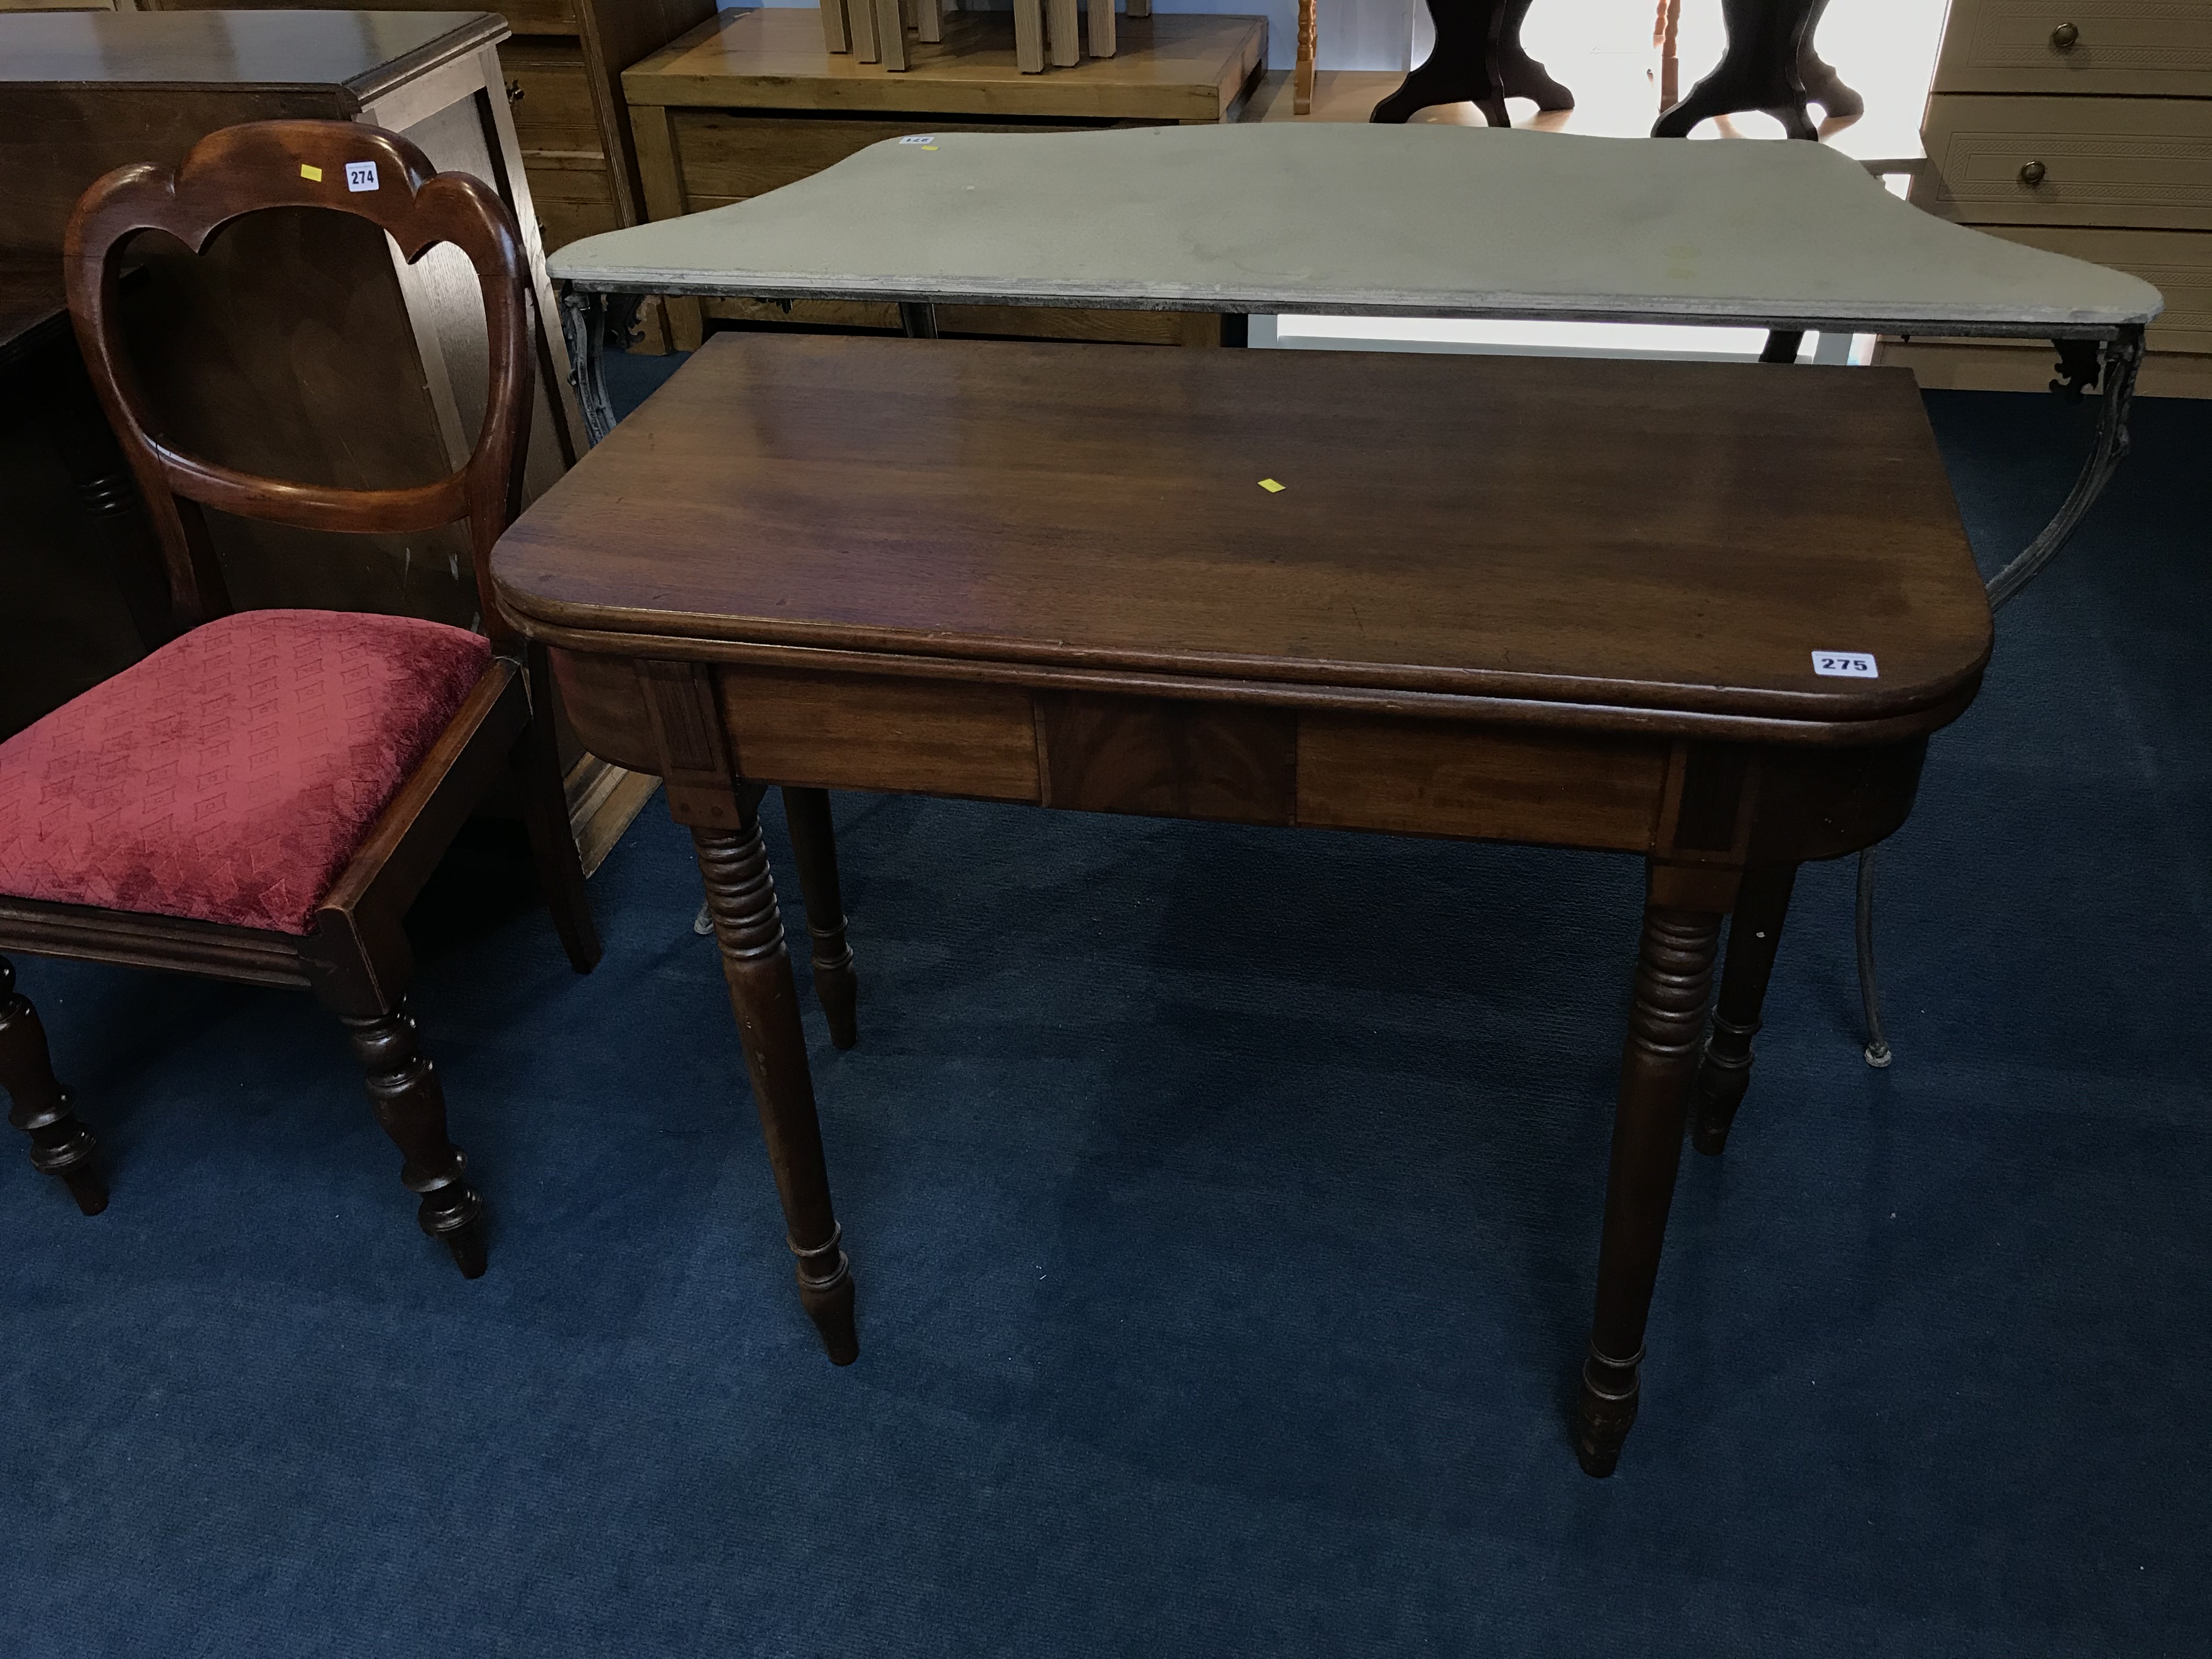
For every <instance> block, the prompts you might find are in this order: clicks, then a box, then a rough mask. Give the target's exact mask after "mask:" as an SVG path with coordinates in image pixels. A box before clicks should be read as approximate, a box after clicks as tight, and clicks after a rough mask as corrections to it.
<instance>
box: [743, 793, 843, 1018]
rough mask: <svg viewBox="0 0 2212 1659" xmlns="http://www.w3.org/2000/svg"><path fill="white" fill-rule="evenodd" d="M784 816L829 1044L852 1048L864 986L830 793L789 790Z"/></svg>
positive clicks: (816, 990) (785, 798) (784, 805)
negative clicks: (840, 877)
mask: <svg viewBox="0 0 2212 1659" xmlns="http://www.w3.org/2000/svg"><path fill="white" fill-rule="evenodd" d="M783 816H784V822H785V823H786V824H787V827H788V828H789V829H790V830H791V861H792V862H793V864H795V865H797V866H799V896H800V897H801V898H803V899H804V900H805V902H806V931H807V933H809V934H810V935H811V937H812V938H813V940H814V994H815V996H816V997H817V999H818V1000H820V1001H821V1004H822V1012H823V1014H825V1015H827V1016H828V1017H829V1041H830V1042H833V1043H835V1044H836V1046H837V1047H838V1048H851V1047H852V1046H853V1045H854V1043H856V1042H859V1041H860V1026H859V1024H858V1022H857V1021H856V1020H855V1018H854V1005H855V1004H856V1003H857V1002H858V1001H859V1000H860V981H859V979H858V977H857V976H856V975H854V972H853V947H852V946H851V945H848V944H846V942H845V897H844V894H843V891H842V890H841V889H840V887H839V885H838V882H837V836H836V829H834V828H833V827H832V825H831V823H830V822H829V791H828V790H826V789H799V788H787V789H785V790H784V792H783ZM708 926H709V927H712V926H713V923H712V922H711V921H710V922H709V923H708Z"/></svg>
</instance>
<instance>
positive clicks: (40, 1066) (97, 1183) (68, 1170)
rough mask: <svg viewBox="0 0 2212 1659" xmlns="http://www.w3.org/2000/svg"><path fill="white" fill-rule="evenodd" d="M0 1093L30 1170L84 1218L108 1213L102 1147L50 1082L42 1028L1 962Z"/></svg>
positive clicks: (10, 967) (52, 1080)
mask: <svg viewBox="0 0 2212 1659" xmlns="http://www.w3.org/2000/svg"><path fill="white" fill-rule="evenodd" d="M0 1089H4V1090H5V1091H7V1094H8V1100H9V1109H8V1121H9V1122H10V1123H12V1124H14V1125H15V1127H17V1128H19V1129H21V1131H23V1133H26V1134H27V1135H28V1136H30V1137H31V1167H32V1168H33V1169H34V1170H38V1171H39V1172H40V1174H41V1175H50V1176H59V1177H60V1179H61V1182H62V1184H63V1185H64V1186H65V1187H67V1188H69V1190H70V1197H71V1198H73V1199H75V1200H76V1206H77V1208H78V1209H80V1210H82V1211H83V1212H85V1213H86V1214H87V1215H98V1214H99V1213H100V1212H101V1211H102V1210H104V1209H106V1207H107V1186H106V1182H103V1181H102V1180H101V1179H100V1165H99V1163H98V1161H97V1158H96V1157H95V1154H97V1153H98V1152H99V1151H100V1142H99V1140H98V1139H96V1138H95V1137H94V1134H93V1133H92V1131H91V1130H89V1129H88V1128H86V1127H84V1125H83V1124H82V1123H80V1122H78V1121H77V1119H76V1109H75V1104H74V1103H73V1102H72V1100H71V1098H70V1091H68V1090H67V1089H65V1088H64V1087H63V1086H62V1085H61V1084H60V1083H59V1082H58V1080H56V1079H55V1077H54V1062H53V1056H52V1054H50V1053H49V1052H48V1051H47V1048H46V1027H45V1025H43V1024H40V1019H39V1011H38V1010H37V1009H35V1008H33V1006H31V1002H30V999H29V998H27V997H26V996H24V995H23V994H21V992H19V991H18V990H16V988H15V964H14V963H11V962H9V960H8V958H7V957H0Z"/></svg>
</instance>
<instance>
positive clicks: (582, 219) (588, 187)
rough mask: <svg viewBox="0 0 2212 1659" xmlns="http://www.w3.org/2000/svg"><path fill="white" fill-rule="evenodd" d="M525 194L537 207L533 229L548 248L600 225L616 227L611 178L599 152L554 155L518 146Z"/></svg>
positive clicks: (592, 233) (579, 237)
mask: <svg viewBox="0 0 2212 1659" xmlns="http://www.w3.org/2000/svg"><path fill="white" fill-rule="evenodd" d="M522 160H523V168H524V171H525V172H526V173H528V174H529V176H530V195H531V199H532V201H533V202H534V203H536V204H537V207H538V234H539V235H541V236H543V237H544V239H545V251H546V252H548V253H550V252H553V250H554V249H555V248H559V247H566V246H568V244H569V243H571V242H574V241H580V240H582V239H583V238H584V237H586V236H596V235H598V234H599V233H600V232H601V231H603V230H619V229H620V228H622V225H621V221H620V220H619V219H618V218H617V216H616V214H615V194H614V181H613V180H612V179H611V178H609V177H608V174H607V161H606V158H605V156H603V155H548V154H545V153H544V152H535V153H533V152H532V151H528V150H526V151H524V152H523V157H522Z"/></svg>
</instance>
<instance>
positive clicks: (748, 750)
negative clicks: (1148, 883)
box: [553, 650, 1927, 869]
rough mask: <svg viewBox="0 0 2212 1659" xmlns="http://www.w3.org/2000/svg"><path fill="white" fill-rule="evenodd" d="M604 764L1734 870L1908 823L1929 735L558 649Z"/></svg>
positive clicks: (699, 810) (678, 800)
mask: <svg viewBox="0 0 2212 1659" xmlns="http://www.w3.org/2000/svg"><path fill="white" fill-rule="evenodd" d="M553 664H554V673H555V678H556V680H557V681H558V682H559V684H560V687H561V691H562V703H563V705H564V707H565V708H566V709H567V711H568V716H569V718H570V720H572V721H573V722H574V725H575V726H576V729H577V732H578V735H579V736H580V738H582V739H583V741H584V742H585V744H586V745H587V746H588V747H589V748H590V749H591V750H592V752H593V753H595V754H598V755H600V756H602V757H605V758H607V759H609V760H611V761H613V762H615V763H617V764H619V765H623V766H627V767H629V768H632V769H636V770H639V771H644V772H648V773H652V774H654V775H658V776H660V777H662V778H664V779H665V780H666V781H667V782H668V784H669V798H670V804H671V808H672V809H673V810H674V811H675V812H676V815H677V817H678V818H679V819H682V820H684V822H687V823H688V822H694V821H704V822H708V823H712V822H714V821H715V820H717V819H718V818H719V817H720V816H721V815H722V814H721V808H720V802H721V801H722V800H723V799H725V798H726V797H729V796H732V795H733V794H734V792H735V791H736V790H737V789H738V787H741V786H742V785H745V784H799V785H806V786H812V787H824V788H832V789H856V790H867V791H874V792H882V793H908V794H927V795H945V796H957V797H966V798H970V799H984V800H999V801H1012V802H1020V803H1024V804H1029V805H1042V806H1054V807H1061V808H1066V809H1069V810H1073V811H1094V812H1127V813H1138V814H1142V815H1146V816H1150V817H1176V818H1194V819H1204V820H1212V821H1217V822H1223V823H1253V824H1276V825H1282V826H1286V827H1287V826H1291V825H1303V826H1307V827H1311V828H1325V829H1364V830H1372V831H1378V832H1382V833H1385V834H1394V835H1413V836H1441V837H1446V838H1450V839H1455V840H1469V841H1498V842H1522V843H1527V844H1533V845H1540V846H1552V847H1569V848H1588V849H1592V850H1602V851H1610V852H1621V853H1634V854H1643V855H1645V856H1647V857H1650V858H1654V859H1656V860H1662V861H1664V862H1669V863H1678V864H1683V865H1688V866H1713V867H1715V868H1717V869H1721V868H1726V869H1735V868H1741V866H1743V865H1745V864H1746V863H1748V862H1753V861H1759V860H1784V861H1789V862H1796V861H1798V860H1805V859H1820V858H1832V857H1837V856H1839V855H1841V854H1846V853H1851V852H1856V851H1857V850H1858V849H1859V848H1863V847H1867V846H1870V845H1872V844H1874V843H1875V842H1878V841H1880V840H1881V839H1882V838H1883V837H1885V836H1887V835H1889V834H1890V833H1891V832H1892V831H1893V830H1894V829H1896V828H1897V827H1898V825H1899V824H1900V823H1903V822H1904V821H1905V816H1906V814H1907V813H1908V812H1909V811H1911V805H1912V799H1913V794H1914V792H1915V790H1916V788H1917V785H1918V781H1919V775H1920V765H1921V760H1922V757H1923V754H1924V753H1925V750H1926V747H1927V740H1926V738H1925V737H1924V736H1917V737H1913V738H1905V739H1903V740H1899V741H1894V742H1891V743H1887V744H1880V745H1876V746H1872V747H1865V748H1842V747H1813V746H1807V745H1802V744H1761V743H1758V742H1753V741H1729V740H1712V739H1706V738H1690V737H1684V736H1679V735H1669V734H1666V733H1655V732H1634V731H1629V732H1607V731H1597V730H1571V729H1570V730H1559V729H1548V728H1543V727H1532V726H1525V725H1516V724H1511V723H1506V722H1501V721H1486V720H1443V719H1437V718H1433V717H1424V718H1416V717H1411V716H1407V715H1403V714H1390V713H1387V712H1383V713H1370V712H1365V711H1361V710H1342V709H1330V708H1311V707H1302V706H1297V705H1289V704H1284V705H1270V704H1266V703H1252V702H1219V701H1212V700H1201V699H1196V698H1188V697H1176V696H1155V695H1150V694H1147V693H1144V692H1141V691H1138V692H1115V691H1099V690H1060V689H1051V688H1041V687H1034V686H1024V685H1018V684H1002V683H994V682H975V681H958V680H943V679H927V678H914V679H900V678H890V677H863V676H838V675H829V674H818V673H809V672H804V671H787V670H778V669H774V668H766V667H754V666H750V665H729V664H721V665H706V664H694V663H683V662H670V661H665V660H638V659H623V658H618V657H602V656H597V655H586V654H583V653H574V652H568V651H561V650H556V651H555V652H554V653H553Z"/></svg>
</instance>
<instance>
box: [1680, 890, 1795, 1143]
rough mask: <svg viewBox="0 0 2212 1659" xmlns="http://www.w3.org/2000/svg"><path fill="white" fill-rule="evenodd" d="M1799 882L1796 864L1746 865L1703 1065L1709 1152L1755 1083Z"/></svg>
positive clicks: (1699, 1124)
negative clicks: (1763, 1023)
mask: <svg viewBox="0 0 2212 1659" xmlns="http://www.w3.org/2000/svg"><path fill="white" fill-rule="evenodd" d="M1796 882H1797V866H1796V865H1794V864H1755V865H1753V866H1751V867H1750V868H1749V869H1747V870H1746V871H1745V872H1743V885H1742V887H1741V889H1740V890H1738V892H1737V895H1736V901H1735V916H1734V918H1733V919H1732V920H1731V921H1729V940H1728V963H1727V965H1726V966H1725V967H1724V968H1723V969H1722V970H1721V998H1720V1006H1718V1007H1717V1009H1715V1010H1714V1012H1713V1032H1712V1036H1711V1037H1709V1038H1707V1039H1706V1042H1705V1059H1704V1060H1702V1061H1701V1062H1700V1063H1699V1066H1698V1090H1697V1111H1696V1115H1694V1116H1693V1117H1692V1121H1691V1131H1690V1137H1691V1140H1692V1143H1693V1144H1694V1145H1695V1146H1696V1147H1697V1149H1698V1150H1699V1152H1709V1153H1710V1152H1719V1151H1720V1150H1721V1148H1723V1146H1727V1145H1728V1135H1729V1125H1730V1124H1731V1123H1733V1122H1735V1114H1736V1108H1738V1107H1739V1106H1741V1105H1742V1104H1743V1097H1744V1091H1746V1090H1747V1089H1748V1088H1749V1087H1750V1086H1751V1061H1752V1052H1751V1040H1752V1038H1753V1037H1754V1036H1758V1035H1759V1010H1760V1008H1761V1007H1763V1006H1765V1001H1766V981H1767V976H1768V975H1771V973H1773V971H1774V952H1775V951H1776V949H1777V947H1778V946H1779V945H1781V943H1782V924H1783V921H1784V918H1786V917H1787V916H1788V915H1789V914H1790V889H1791V888H1792V887H1794V886H1795V885H1796Z"/></svg>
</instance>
